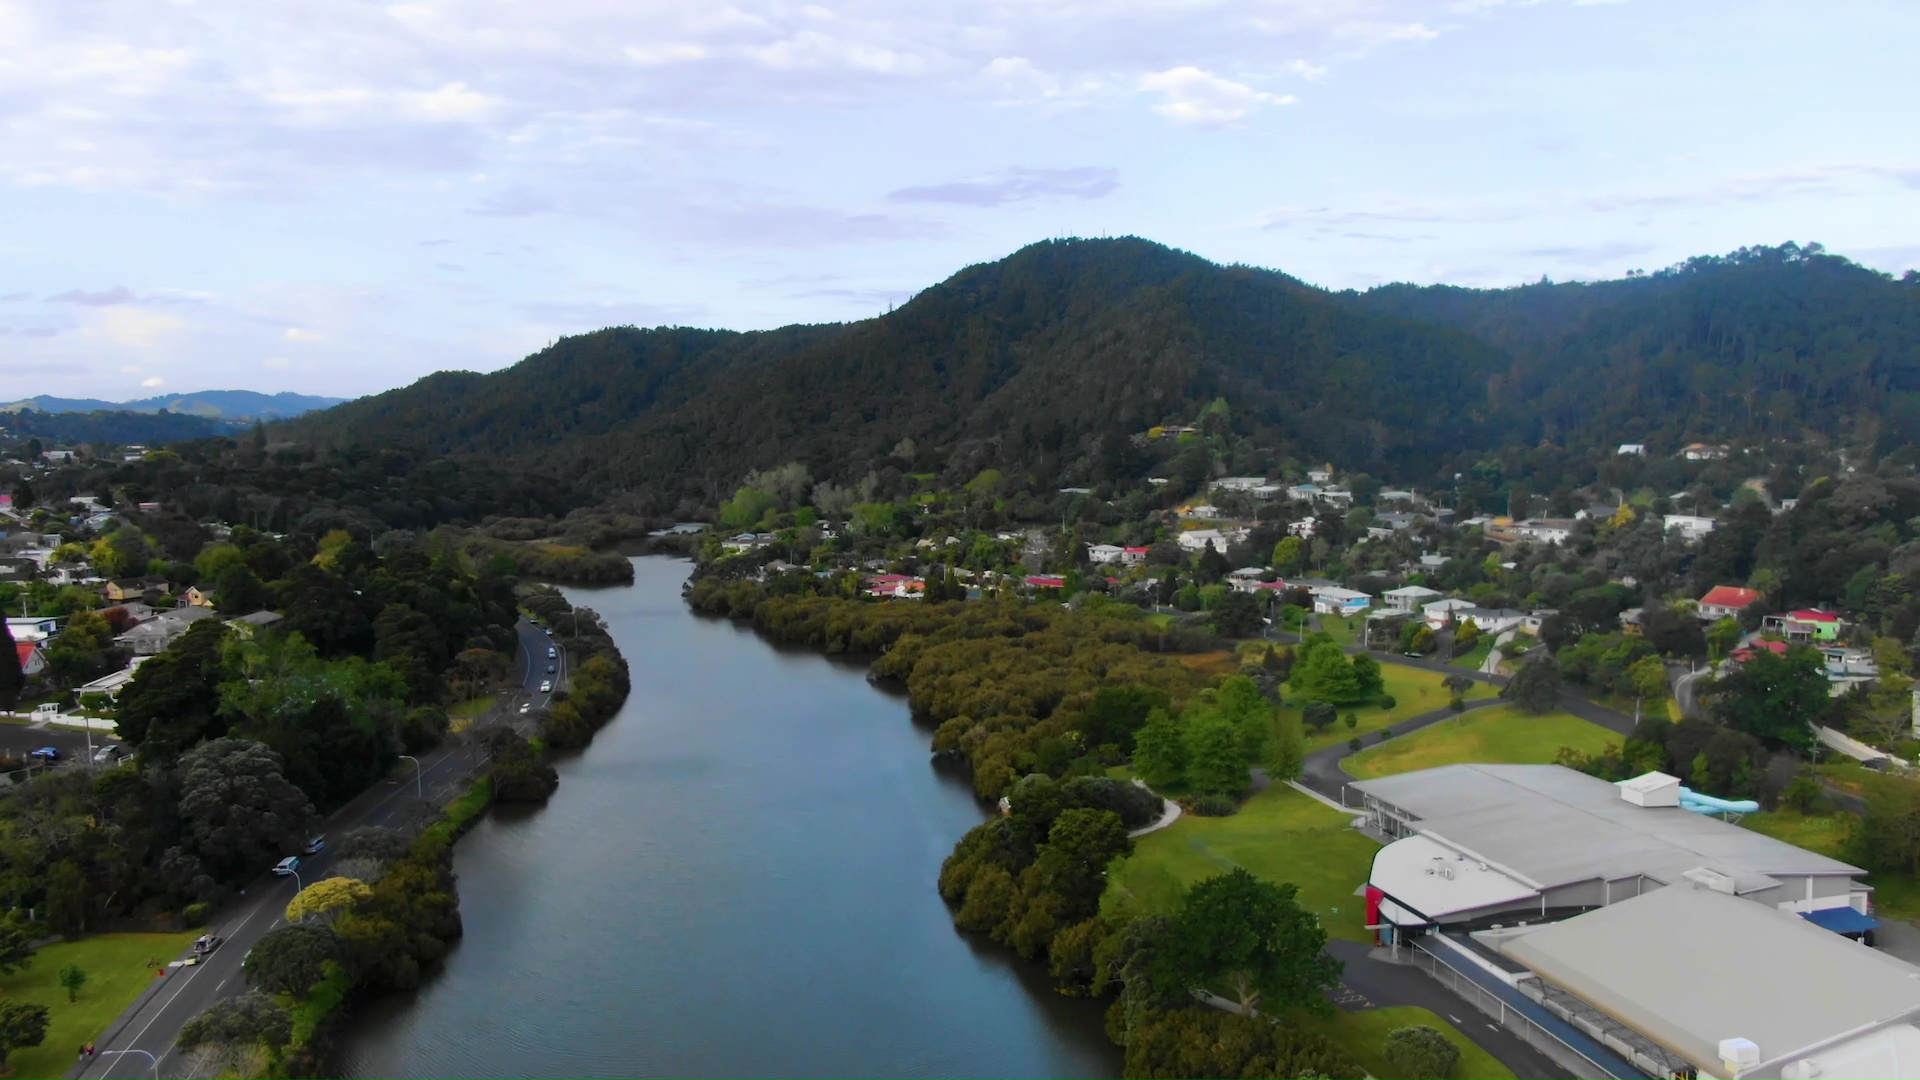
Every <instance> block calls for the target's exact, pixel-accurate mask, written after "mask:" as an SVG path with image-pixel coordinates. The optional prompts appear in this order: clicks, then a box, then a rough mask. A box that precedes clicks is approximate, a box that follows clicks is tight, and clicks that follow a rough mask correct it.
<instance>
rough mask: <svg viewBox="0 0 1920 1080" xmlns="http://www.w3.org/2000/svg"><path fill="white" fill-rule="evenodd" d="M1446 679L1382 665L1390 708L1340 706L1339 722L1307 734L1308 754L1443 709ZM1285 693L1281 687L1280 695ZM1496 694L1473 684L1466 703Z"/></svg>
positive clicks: (1490, 688)
mask: <svg viewBox="0 0 1920 1080" xmlns="http://www.w3.org/2000/svg"><path fill="white" fill-rule="evenodd" d="M1445 678H1447V676H1446V675H1445V674H1442V673H1441V672H1438V671H1428V670H1427V669H1425V668H1417V667H1409V666H1407V665H1405V664H1388V663H1382V664H1381V665H1380V679H1381V682H1382V683H1384V684H1385V687H1386V689H1385V693H1386V694H1388V695H1389V696H1391V697H1392V698H1393V699H1394V705H1393V708H1391V709H1383V708H1381V707H1380V706H1378V705H1363V706H1357V707H1350V706H1346V705H1342V706H1340V719H1339V720H1337V721H1335V722H1334V724H1333V726H1331V727H1329V728H1327V730H1325V731H1322V732H1320V733H1318V734H1314V733H1313V732H1308V733H1307V752H1308V753H1312V752H1313V751H1315V750H1323V749H1325V748H1326V747H1329V746H1336V745H1338V744H1340V743H1344V742H1346V741H1347V740H1348V739H1351V738H1354V737H1356V736H1363V735H1367V734H1370V733H1372V732H1375V731H1379V730H1380V729H1381V728H1383V727H1387V726H1389V725H1391V724H1393V723H1394V722H1395V721H1397V720H1410V719H1412V718H1413V717H1416V716H1418V715H1420V714H1421V713H1424V712H1432V711H1433V710H1435V709H1439V708H1444V707H1445V706H1446V704H1447V701H1448V699H1449V698H1450V697H1451V695H1450V694H1448V693H1447V690H1446V688H1445V687H1443V686H1441V685H1440V681H1441V680H1442V679H1445ZM1284 693H1285V690H1284V688H1283V689H1282V694H1283V695H1284ZM1497 693H1499V691H1498V690H1497V689H1495V687H1494V685H1493V684H1492V683H1486V682H1478V681H1476V682H1475V683H1474V684H1473V688H1472V689H1470V690H1468V691H1467V700H1468V701H1478V700H1480V699H1482V698H1490V697H1493V696H1494V695H1495V694H1497ZM1287 704H1288V705H1290V706H1293V707H1295V708H1298V707H1299V706H1300V705H1301V702H1299V701H1296V700H1294V699H1292V698H1289V699H1288V700H1287ZM1348 713H1353V714H1354V717H1355V719H1356V720H1358V721H1359V722H1358V723H1357V724H1356V725H1355V726H1354V727H1353V729H1352V730H1348V728H1347V723H1346V720H1347V714H1348Z"/></svg>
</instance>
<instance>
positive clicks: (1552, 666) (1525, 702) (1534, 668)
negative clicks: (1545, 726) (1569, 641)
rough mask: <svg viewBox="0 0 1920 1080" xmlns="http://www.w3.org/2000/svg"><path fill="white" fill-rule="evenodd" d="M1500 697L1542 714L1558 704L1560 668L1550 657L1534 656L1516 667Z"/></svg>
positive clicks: (1534, 712)
mask: <svg viewBox="0 0 1920 1080" xmlns="http://www.w3.org/2000/svg"><path fill="white" fill-rule="evenodd" d="M1500 696H1501V697H1503V698H1506V699H1507V700H1508V701H1511V702H1513V703H1514V704H1515V705H1518V706H1520V707H1521V708H1523V709H1525V710H1527V711H1528V712H1530V713H1533V714H1535V715H1537V716H1538V715H1545V714H1546V713H1550V712H1552V711H1553V710H1554V708H1555V706H1557V705H1559V703H1560V665H1559V664H1558V663H1557V662H1555V661H1554V659H1553V657H1551V656H1536V657H1534V658H1533V659H1531V660H1528V661H1527V662H1526V663H1525V664H1522V665H1521V666H1520V670H1519V671H1516V672H1514V674H1513V678H1511V679H1509V680H1507V685H1506V686H1504V687H1501V689H1500Z"/></svg>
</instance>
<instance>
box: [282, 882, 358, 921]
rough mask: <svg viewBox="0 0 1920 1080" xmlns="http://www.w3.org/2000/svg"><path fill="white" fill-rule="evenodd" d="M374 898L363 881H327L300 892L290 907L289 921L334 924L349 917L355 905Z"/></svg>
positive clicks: (288, 908) (289, 904)
mask: <svg viewBox="0 0 1920 1080" xmlns="http://www.w3.org/2000/svg"><path fill="white" fill-rule="evenodd" d="M372 895H373V890H372V889H371V888H369V887H368V886H367V883H366V882H364V881H356V880H354V879H353V878H347V877H330V878H325V879H323V880H321V881H316V882H314V883H313V884H311V885H309V886H307V887H306V888H304V889H302V890H300V895H298V896H296V897H294V898H293V900H292V901H291V902H289V903H288V904H287V921H288V922H290V923H308V922H314V923H331V922H333V921H334V920H336V919H338V918H339V917H340V916H342V915H344V914H346V912H347V910H348V909H349V908H351V907H353V905H355V904H357V903H359V902H360V901H362V900H365V899H366V898H367V897H369V896H372Z"/></svg>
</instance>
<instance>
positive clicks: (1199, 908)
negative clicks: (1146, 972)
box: [1158, 867, 1341, 1015]
mask: <svg viewBox="0 0 1920 1080" xmlns="http://www.w3.org/2000/svg"><path fill="white" fill-rule="evenodd" d="M1297 892H1298V890H1297V889H1296V888H1295V887H1294V886H1293V885H1292V884H1291V883H1289V884H1285V885H1276V884H1274V883H1272V882H1269V881H1262V880H1260V879H1259V878H1256V877H1254V876H1253V875H1252V874H1250V873H1248V872H1247V871H1246V870H1245V868H1242V867H1235V868H1234V869H1233V870H1232V871H1230V872H1228V873H1226V874H1222V875H1220V876H1218V877H1212V878H1208V879H1207V880H1205V881H1202V882H1200V883H1199V884H1198V885H1195V886H1194V887H1193V889H1192V890H1191V891H1190V892H1188V893H1187V899H1186V903H1185V904H1184V905H1183V906H1182V907H1181V909H1180V913H1179V914H1178V915H1177V916H1175V918H1174V924H1173V929H1172V932H1171V933H1170V934H1169V935H1168V939H1167V942H1166V944H1165V946H1164V947H1163V949H1162V950H1161V954H1160V958H1159V959H1160V964H1161V967H1160V971H1159V973H1158V979H1159V981H1160V982H1161V983H1162V985H1163V986H1165V987H1166V988H1167V989H1169V990H1190V989H1193V988H1195V987H1200V986H1206V985H1209V984H1221V983H1224V984H1225V985H1227V986H1228V987H1230V988H1231V989H1232V990H1233V993H1234V996H1235V997H1236V998H1237V999H1238V1000H1239V1002H1240V1006H1241V1008H1242V1010H1244V1012H1245V1014H1247V1015H1251V1014H1252V1013H1253V1012H1254V1010H1256V1009H1259V1008H1261V1007H1262V1006H1264V1007H1266V1008H1267V1009H1269V1010H1272V1011H1277V1010H1279V1009H1284V1008H1288V1007H1291V1006H1300V1007H1303V1008H1307V1009H1312V1010H1323V1009H1325V1008H1326V1007H1327V1002H1326V999H1325V998H1324V997H1323V996H1322V994H1323V992H1324V991H1326V990H1327V989H1328V988H1330V987H1332V986H1333V985H1334V984H1335V983H1336V982H1338V981H1339V980H1340V971H1341V964H1340V961H1338V960H1335V959H1334V958H1333V957H1331V956H1328V955H1327V954H1326V953H1325V952H1324V951H1323V950H1324V949H1325V947H1326V944H1327V932H1326V931H1325V930H1324V929H1322V928H1321V926H1320V923H1319V920H1317V919H1315V918H1314V917H1313V915H1312V914H1311V913H1309V912H1307V911H1305V910H1303V909H1302V908H1301V907H1300V905H1299V903H1298V902H1297V901H1296V899H1295V897H1296V894H1297Z"/></svg>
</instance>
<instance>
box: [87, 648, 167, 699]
mask: <svg viewBox="0 0 1920 1080" xmlns="http://www.w3.org/2000/svg"><path fill="white" fill-rule="evenodd" d="M151 659H153V657H151V656H136V657H134V658H133V659H131V660H129V661H127V666H126V667H123V668H121V669H120V670H119V671H115V672H113V673H111V674H107V675H102V676H100V677H99V678H97V679H95V680H93V681H92V682H89V683H81V684H80V685H79V686H77V687H75V688H74V691H73V693H74V696H75V698H76V699H78V700H81V701H84V700H86V699H87V698H88V697H90V696H92V695H94V694H102V695H105V696H106V698H107V700H108V701H114V700H117V699H118V698H119V697H120V691H121V690H124V689H126V685H127V684H128V683H130V682H132V681H133V676H134V673H135V672H137V671H139V670H140V665H141V664H144V663H146V662H147V661H149V660H151Z"/></svg>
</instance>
